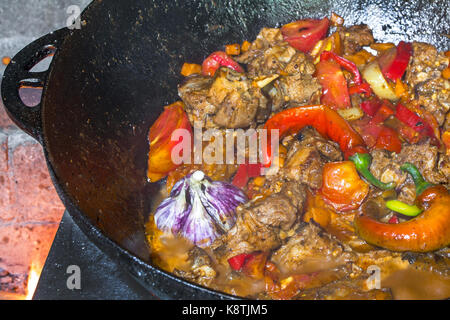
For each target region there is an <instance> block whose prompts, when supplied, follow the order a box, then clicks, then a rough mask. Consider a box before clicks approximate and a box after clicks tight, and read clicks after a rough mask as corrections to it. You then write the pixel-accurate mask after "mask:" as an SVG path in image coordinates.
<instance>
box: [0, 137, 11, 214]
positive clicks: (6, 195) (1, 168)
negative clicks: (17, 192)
mask: <svg viewBox="0 0 450 320" xmlns="http://www.w3.org/2000/svg"><path fill="white" fill-rule="evenodd" d="M11 175H12V174H11V172H10V170H9V164H8V137H7V135H5V134H3V133H0V188H1V190H2V192H0V222H1V221H10V220H12V219H13V218H14V215H12V214H11V212H10V210H9V209H10V205H11V200H12V194H13V192H12V191H13V190H12V187H13V186H12V184H11Z"/></svg>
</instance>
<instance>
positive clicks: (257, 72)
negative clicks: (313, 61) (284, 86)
mask: <svg viewBox="0 0 450 320" xmlns="http://www.w3.org/2000/svg"><path fill="white" fill-rule="evenodd" d="M295 53H296V50H295V49H294V48H292V47H291V46H289V45H288V44H287V43H286V42H283V36H282V35H281V31H280V29H277V28H263V29H262V30H261V31H260V33H259V34H258V36H257V37H256V40H255V41H253V42H252V44H251V46H250V48H249V50H248V51H247V52H245V53H243V54H242V55H240V56H239V57H237V58H236V61H238V62H240V63H244V64H246V65H247V70H248V75H249V77H250V78H257V77H262V76H267V75H272V74H275V73H279V71H280V70H283V69H284V66H285V64H286V63H288V62H289V61H290V60H291V58H292V57H293V56H294V55H295Z"/></svg>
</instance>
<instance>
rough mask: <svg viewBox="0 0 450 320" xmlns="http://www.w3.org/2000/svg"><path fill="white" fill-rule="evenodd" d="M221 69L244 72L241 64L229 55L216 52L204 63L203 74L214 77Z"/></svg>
mask: <svg viewBox="0 0 450 320" xmlns="http://www.w3.org/2000/svg"><path fill="white" fill-rule="evenodd" d="M220 67H228V68H230V69H233V70H234V71H237V72H244V69H242V67H241V66H240V65H239V63H237V62H236V61H234V60H233V59H232V58H231V57H230V56H229V55H227V54H226V53H225V52H223V51H216V52H213V53H211V54H210V55H209V56H208V57H207V58H206V59H205V60H204V61H203V64H202V74H203V75H204V76H210V77H212V76H214V74H215V73H216V71H217V69H219V68H220Z"/></svg>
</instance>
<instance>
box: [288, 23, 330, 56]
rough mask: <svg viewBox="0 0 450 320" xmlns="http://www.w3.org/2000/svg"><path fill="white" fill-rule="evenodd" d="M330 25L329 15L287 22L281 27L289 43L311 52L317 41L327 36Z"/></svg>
mask: <svg viewBox="0 0 450 320" xmlns="http://www.w3.org/2000/svg"><path fill="white" fill-rule="evenodd" d="M329 26H330V20H329V19H328V18H327V17H325V18H323V19H322V20H319V19H305V20H298V21H294V22H291V23H288V24H285V25H284V26H283V27H282V28H281V34H282V35H283V39H284V41H287V43H289V45H291V46H292V47H294V48H295V49H297V50H299V51H302V52H305V53H309V51H310V50H311V49H312V48H313V47H314V46H315V45H316V43H317V42H318V41H319V40H321V39H323V38H324V37H325V35H326V34H327V32H328V27H329Z"/></svg>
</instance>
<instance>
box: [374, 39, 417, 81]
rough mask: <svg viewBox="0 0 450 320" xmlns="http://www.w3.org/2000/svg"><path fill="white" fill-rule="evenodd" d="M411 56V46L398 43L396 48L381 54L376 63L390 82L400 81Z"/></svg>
mask: <svg viewBox="0 0 450 320" xmlns="http://www.w3.org/2000/svg"><path fill="white" fill-rule="evenodd" d="M411 55H412V44H411V43H409V42H404V41H400V42H399V44H398V45H397V48H392V49H389V50H387V51H386V52H385V53H383V54H382V55H381V56H380V58H379V60H378V63H379V64H380V69H381V72H382V73H383V75H384V76H385V77H386V78H387V79H389V80H392V81H396V80H397V79H400V78H401V77H402V76H403V74H404V73H405V71H406V68H407V67H408V63H409V59H410V57H411Z"/></svg>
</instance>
